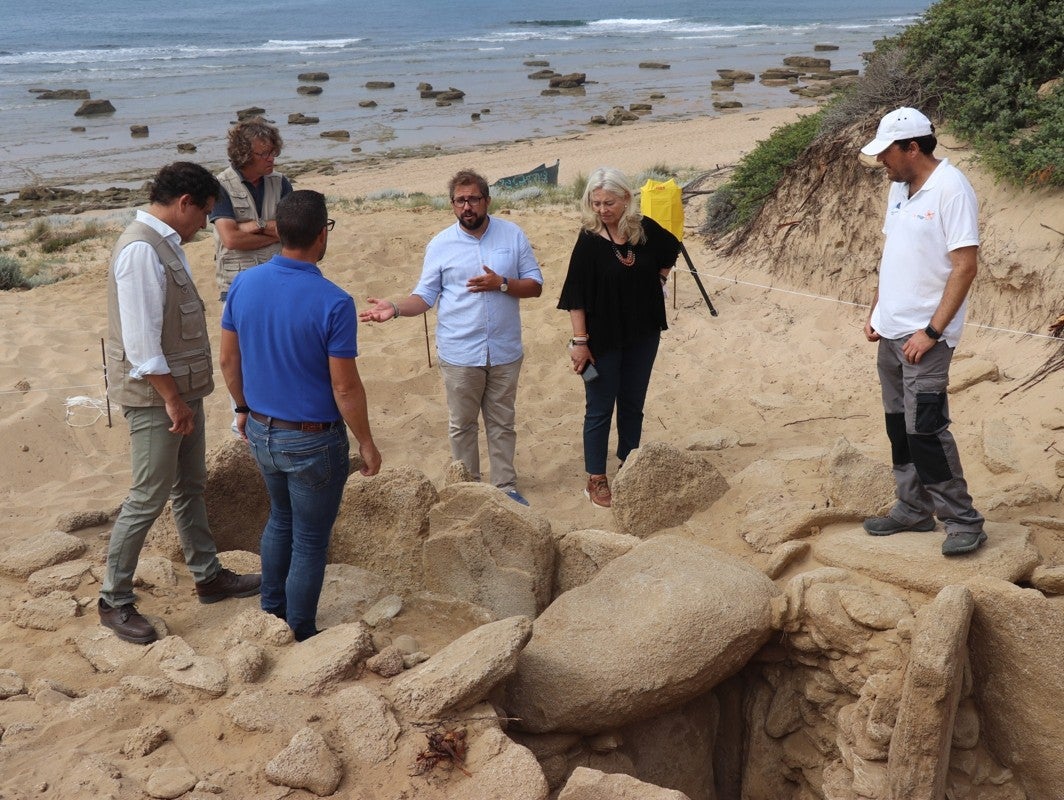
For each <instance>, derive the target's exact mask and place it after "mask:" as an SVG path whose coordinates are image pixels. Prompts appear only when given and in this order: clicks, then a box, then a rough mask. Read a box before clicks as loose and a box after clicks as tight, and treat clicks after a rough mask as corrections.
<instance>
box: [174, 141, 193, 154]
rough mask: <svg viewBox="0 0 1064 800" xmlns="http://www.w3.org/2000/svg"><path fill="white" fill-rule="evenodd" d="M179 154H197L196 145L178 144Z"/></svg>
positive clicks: (190, 143) (189, 143) (188, 143)
mask: <svg viewBox="0 0 1064 800" xmlns="http://www.w3.org/2000/svg"><path fill="white" fill-rule="evenodd" d="M177 152H179V153H195V152H196V145H194V144H192V142H178V144H177Z"/></svg>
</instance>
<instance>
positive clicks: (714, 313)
mask: <svg viewBox="0 0 1064 800" xmlns="http://www.w3.org/2000/svg"><path fill="white" fill-rule="evenodd" d="M680 252H681V253H683V259H684V261H686V262H687V266H688V268H689V269H690V270H691V274H692V275H694V276H695V283H697V284H698V291H700V292H701V293H702V299H703V300H705V301H706V307H707V308H709V313H710V314H711V315H712V316H714V317H715V316H717V309H715V308H714V307H713V301H712V300H710V299H709V295H708V294H707V293H706V287H705V286H703V285H702V279H701V278H700V277H699V276H698V270H697V269H695V265H694V262H693V261H691V256H690V254H689V253H688V252H687V247H686V246H685V245H684V243H683V242H680Z"/></svg>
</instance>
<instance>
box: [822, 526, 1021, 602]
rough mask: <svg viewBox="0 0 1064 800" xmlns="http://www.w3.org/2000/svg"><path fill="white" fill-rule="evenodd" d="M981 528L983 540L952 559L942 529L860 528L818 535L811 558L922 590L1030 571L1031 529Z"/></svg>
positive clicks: (933, 591)
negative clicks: (876, 531) (879, 532)
mask: <svg viewBox="0 0 1064 800" xmlns="http://www.w3.org/2000/svg"><path fill="white" fill-rule="evenodd" d="M985 529H986V533H987V536H988V538H987V541H986V544H985V545H983V546H982V547H980V548H979V549H978V550H976V551H975V552H974V553H971V554H969V555H964V556H956V557H953V558H945V557H944V556H943V555H942V538H943V534H942V533H941V532H940V531H939V532H931V533H913V532H907V533H896V534H894V535H893V536H869V535H868V534H867V533H865V532H864V530H863V529H861V528H856V529H851V530H847V531H841V532H839V533H834V534H831V535H828V536H821V537H818V538H817V539H816V540H815V541H814V542H813V558H815V559H816V560H817V561H819V562H820V563H821V564H829V565H831V566H834V567H844V568H846V569H852V570H854V571H856V572H861V573H863V574H865V575H869V576H871V577H873V578H878V579H879V580H881V581H885V582H886V583H892V584H894V585H895V586H903V587H905V588H906V589H915V590H916V591H918V592H924V593H925V594H937V593H938V592H939V591H940V590H941V589H942V588H944V587H946V586H949V585H950V584H951V583H961V582H963V581H965V580H966V579H968V578H970V577H975V576H977V575H986V576H992V577H995V578H1001V579H1002V580H1006V581H1017V580H1021V579H1024V578H1027V577H1028V576H1030V574H1031V572H1032V571H1033V570H1034V568H1035V566H1036V565H1037V564H1038V561H1039V556H1038V551H1037V550H1036V549H1035V547H1034V544H1033V543H1032V542H1031V534H1030V531H1029V529H1028V528H1026V527H1024V526H1023V525H1017V524H1014V523H1000V522H999V523H994V522H988V523H986V526H985Z"/></svg>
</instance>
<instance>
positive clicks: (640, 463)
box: [613, 442, 728, 538]
mask: <svg viewBox="0 0 1064 800" xmlns="http://www.w3.org/2000/svg"><path fill="white" fill-rule="evenodd" d="M726 491H728V482H727V481H726V480H725V479H724V476H723V475H721V474H720V472H719V471H718V470H717V468H716V467H714V466H713V465H712V464H711V463H710V462H709V460H708V459H707V458H706V457H705V456H703V455H701V454H700V453H698V452H694V451H687V450H681V449H679V448H678V447H673V446H672V445H670V444H666V443H664V442H647V443H645V444H644V445H643V446H642V447H639V448H638V449H637V450H633V451H632V453H630V454H629V456H628V459H627V460H626V461H625V462H624V466H623V467H621V471H620V472H618V473H617V478H616V479H615V480H614V482H613V518H614V519H615V520H616V521H617V524H618V526H619V527H620V529H621V531H622V532H623V533H630V534H632V535H634V536H639V537H640V538H643V537H646V536H648V535H650V534H651V533H653V532H654V531H660V530H662V529H663V528H671V527H672V526H674V525H680V524H682V523H684V522H686V521H687V520H689V519H690V518H691V516H692V515H693V514H695V513H697V512H699V511H705V510H706V509H707V508H709V507H710V506H711V505H713V503H715V502H716V501H717V500H719V499H720V498H721V496H722V495H723V494H724V493H725V492H726Z"/></svg>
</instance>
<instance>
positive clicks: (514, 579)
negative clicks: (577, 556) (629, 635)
mask: <svg viewBox="0 0 1064 800" xmlns="http://www.w3.org/2000/svg"><path fill="white" fill-rule="evenodd" d="M439 496H440V503H439V505H437V506H436V507H435V508H433V509H432V512H431V513H430V515H429V520H430V521H429V529H430V535H429V538H428V539H427V540H426V541H425V545H424V549H423V551H422V552H423V558H424V582H425V588H427V589H428V590H429V591H433V592H438V593H442V594H449V595H451V596H453V597H457V598H459V599H461V600H465V601H468V602H470V603H475V604H476V605H479V606H482V607H483V608H486V609H488V610H489V611H490V612H492V613H493V614H494V615H495V616H496V617H497V618H500V619H501V618H504V617H510V616H514V615H524V616H528V617H535V616H536V615H537V614H538V613H539V612H540V611H542V610H543V609H544V608H546V607H547V604H548V603H549V602H550V598H551V584H552V581H553V577H554V542H553V540H552V539H551V531H550V523H549V522H547V520H546V519H544V518H543V517H541V516H539V515H538V514H536V513H535V512H533V511H530V510H529V509H528V508H526V507H525V506H522V505H520V504H519V503H515V502H514V501H513V500H511V499H510V498H508V497H507V496H506V495H505V494H504V493H503V492H500V491H499V490H498V489H496V488H495V487H494V486H485V485H483V484H479V483H456V484H453V485H452V486H448V487H446V488H445V489H443V491H441V492H440V495H439Z"/></svg>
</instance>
